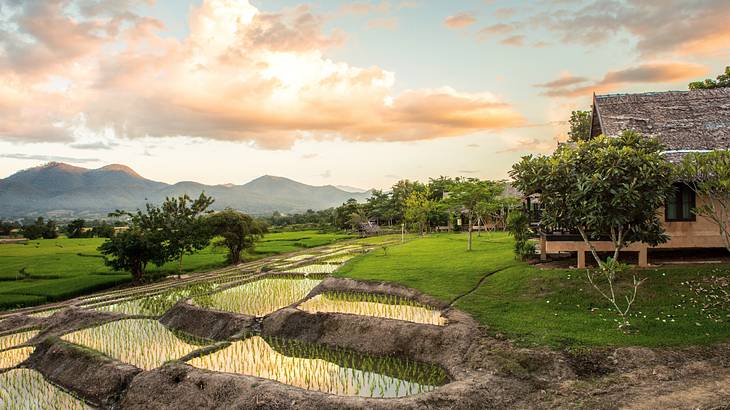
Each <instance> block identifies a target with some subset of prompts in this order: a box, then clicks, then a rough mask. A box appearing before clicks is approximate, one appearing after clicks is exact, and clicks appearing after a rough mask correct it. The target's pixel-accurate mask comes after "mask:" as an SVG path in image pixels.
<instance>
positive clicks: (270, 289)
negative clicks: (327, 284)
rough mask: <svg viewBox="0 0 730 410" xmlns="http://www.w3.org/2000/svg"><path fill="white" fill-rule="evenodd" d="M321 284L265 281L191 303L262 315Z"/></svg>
mask: <svg viewBox="0 0 730 410" xmlns="http://www.w3.org/2000/svg"><path fill="white" fill-rule="evenodd" d="M320 282H321V280H320V279H312V278H305V277H292V276H288V277H284V276H282V277H273V278H264V279H259V280H256V281H253V282H248V283H244V284H242V285H238V286H235V287H232V288H229V289H225V290H222V291H220V292H217V293H213V294H210V295H206V296H199V297H195V298H193V303H194V304H196V305H198V306H201V307H204V308H212V309H217V310H225V311H228V312H234V313H240V314H244V315H250V316H264V315H267V314H269V313H272V312H274V311H276V310H279V309H281V308H283V307H285V306H289V305H291V304H293V303H296V302H297V301H299V300H302V299H303V298H304V297H305V296H307V294H309V292H311V291H312V289H314V287H315V286H317V285H318V284H319V283H320Z"/></svg>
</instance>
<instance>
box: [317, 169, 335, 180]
mask: <svg viewBox="0 0 730 410" xmlns="http://www.w3.org/2000/svg"><path fill="white" fill-rule="evenodd" d="M318 176H319V177H322V178H330V177H331V176H332V170H331V169H327V170H325V171H324V172H323V173H321V174H319V175H318Z"/></svg>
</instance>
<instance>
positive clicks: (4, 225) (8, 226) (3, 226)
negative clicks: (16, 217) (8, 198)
mask: <svg viewBox="0 0 730 410" xmlns="http://www.w3.org/2000/svg"><path fill="white" fill-rule="evenodd" d="M20 228H21V225H20V224H18V223H17V222H12V221H3V220H0V235H3V236H8V235H10V234H12V233H13V230H15V229H20Z"/></svg>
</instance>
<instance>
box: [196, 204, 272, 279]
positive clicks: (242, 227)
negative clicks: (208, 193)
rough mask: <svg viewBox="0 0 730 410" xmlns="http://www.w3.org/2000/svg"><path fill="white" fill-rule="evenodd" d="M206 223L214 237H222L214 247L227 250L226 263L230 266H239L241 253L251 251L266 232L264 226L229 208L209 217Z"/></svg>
mask: <svg viewBox="0 0 730 410" xmlns="http://www.w3.org/2000/svg"><path fill="white" fill-rule="evenodd" d="M207 223H208V225H209V226H210V228H211V232H212V233H213V234H214V235H216V236H221V237H222V239H221V240H220V241H218V242H217V243H216V245H220V246H225V247H227V248H228V263H230V264H231V265H237V264H239V263H240V262H241V254H242V253H243V251H245V250H247V249H252V248H253V247H254V245H255V243H256V241H257V240H258V239H261V238H262V237H263V235H264V234H265V233H266V232H267V229H266V225H264V224H263V223H261V222H259V221H256V220H254V219H253V218H251V217H250V216H249V215H246V214H244V213H242V212H238V211H236V210H233V209H231V208H226V209H225V210H223V211H220V212H216V213H214V214H213V215H211V216H209V217H208V219H207Z"/></svg>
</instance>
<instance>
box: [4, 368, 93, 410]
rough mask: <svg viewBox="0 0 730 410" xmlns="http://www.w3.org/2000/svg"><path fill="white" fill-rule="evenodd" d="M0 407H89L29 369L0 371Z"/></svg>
mask: <svg viewBox="0 0 730 410" xmlns="http://www.w3.org/2000/svg"><path fill="white" fill-rule="evenodd" d="M0 408H3V409H11V410H35V409H64V410H82V409H90V407H89V406H87V405H86V404H84V402H83V401H81V400H79V399H77V398H75V397H74V396H72V395H70V394H68V393H66V392H65V391H63V390H61V389H60V388H58V387H56V386H54V385H53V384H51V383H49V382H47V381H46V380H45V379H44V378H43V375H41V374H40V373H38V372H36V371H35V370H31V369H13V370H10V371H7V372H5V373H0Z"/></svg>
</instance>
